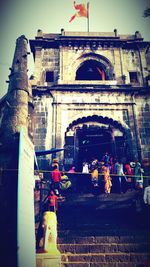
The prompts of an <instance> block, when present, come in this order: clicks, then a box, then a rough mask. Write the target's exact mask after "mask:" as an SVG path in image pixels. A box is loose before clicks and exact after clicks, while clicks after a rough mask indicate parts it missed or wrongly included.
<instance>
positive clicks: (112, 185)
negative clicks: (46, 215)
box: [47, 152, 150, 211]
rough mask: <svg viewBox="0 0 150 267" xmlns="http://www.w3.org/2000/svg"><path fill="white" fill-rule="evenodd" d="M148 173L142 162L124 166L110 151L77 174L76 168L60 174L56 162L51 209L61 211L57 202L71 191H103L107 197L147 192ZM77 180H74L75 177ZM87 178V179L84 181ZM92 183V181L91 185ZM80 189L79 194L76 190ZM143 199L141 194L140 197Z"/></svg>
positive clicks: (146, 194) (148, 194)
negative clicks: (144, 181) (145, 187)
mask: <svg viewBox="0 0 150 267" xmlns="http://www.w3.org/2000/svg"><path fill="white" fill-rule="evenodd" d="M143 174H144V170H143V168H142V166H141V163H140V162H139V161H138V160H135V161H131V162H129V161H127V162H124V163H122V162H121V160H120V159H114V158H112V157H111V156H110V155H109V154H108V153H107V152H106V153H105V154H104V156H103V157H102V159H101V160H100V161H98V160H97V159H95V158H92V160H91V161H90V162H87V161H86V160H84V161H83V164H82V172H77V171H76V168H75V166H72V167H71V168H70V170H69V171H60V170H59V164H58V161H57V160H54V161H53V163H52V171H51V174H50V181H51V185H50V191H49V194H48V196H47V201H48V209H49V210H50V211H56V210H57V200H58V198H59V197H61V196H66V193H67V194H68V192H69V191H70V192H84V191H82V190H83V187H84V188H85V187H86V189H87V188H88V189H89V190H90V192H92V191H93V192H94V190H95V192H100V191H101V192H103V193H105V194H106V195H108V194H110V193H111V192H116V193H120V194H121V193H125V192H126V191H127V190H131V191H132V190H137V192H143V189H144V188H143ZM75 177H76V178H77V179H72V178H75ZM83 178H85V179H83ZM87 181H88V182H87ZM77 188H78V189H79V191H78V190H77V191H76V189H77ZM138 196H139V194H138ZM144 202H145V204H146V203H149V202H150V186H149V187H148V189H147V191H146V190H145V192H144Z"/></svg>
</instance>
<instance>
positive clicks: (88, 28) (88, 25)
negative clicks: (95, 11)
mask: <svg viewBox="0 0 150 267" xmlns="http://www.w3.org/2000/svg"><path fill="white" fill-rule="evenodd" d="M89 5H90V3H89V2H87V15H88V16H87V32H88V33H89V30H90V24H89Z"/></svg>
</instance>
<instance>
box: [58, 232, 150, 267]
mask: <svg viewBox="0 0 150 267" xmlns="http://www.w3.org/2000/svg"><path fill="white" fill-rule="evenodd" d="M58 248H59V250H60V252H61V254H62V263H61V266H62V267H145V266H150V261H149V259H150V237H149V236H145V235H144V236H143V235H141V234H140V235H139V233H138V235H137V234H135V235H133V234H132V235H111V236H108V235H103V236H88V237H83V236H82V237H81V236H71V235H70V234H69V233H68V235H66V236H64V237H61V238H59V245H58ZM148 262H149V265H148ZM146 263H147V265H146Z"/></svg>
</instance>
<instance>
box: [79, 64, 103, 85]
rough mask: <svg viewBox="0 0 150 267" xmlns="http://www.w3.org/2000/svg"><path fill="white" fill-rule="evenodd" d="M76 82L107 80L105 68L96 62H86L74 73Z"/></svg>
mask: <svg viewBox="0 0 150 267" xmlns="http://www.w3.org/2000/svg"><path fill="white" fill-rule="evenodd" d="M76 80H102V81H104V80H108V75H107V72H106V69H105V66H104V65H102V64H100V63H99V62H97V61H96V60H87V61H84V62H83V63H82V65H81V66H80V68H79V69H78V70H77V72H76Z"/></svg>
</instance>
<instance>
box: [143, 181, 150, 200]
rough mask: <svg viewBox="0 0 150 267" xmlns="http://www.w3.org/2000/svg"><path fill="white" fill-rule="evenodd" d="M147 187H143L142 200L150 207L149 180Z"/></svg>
mask: <svg viewBox="0 0 150 267" xmlns="http://www.w3.org/2000/svg"><path fill="white" fill-rule="evenodd" d="M148 184H149V185H148V186H146V187H145V189H144V196H143V200H144V203H145V204H148V205H150V180H149V181H148Z"/></svg>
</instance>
